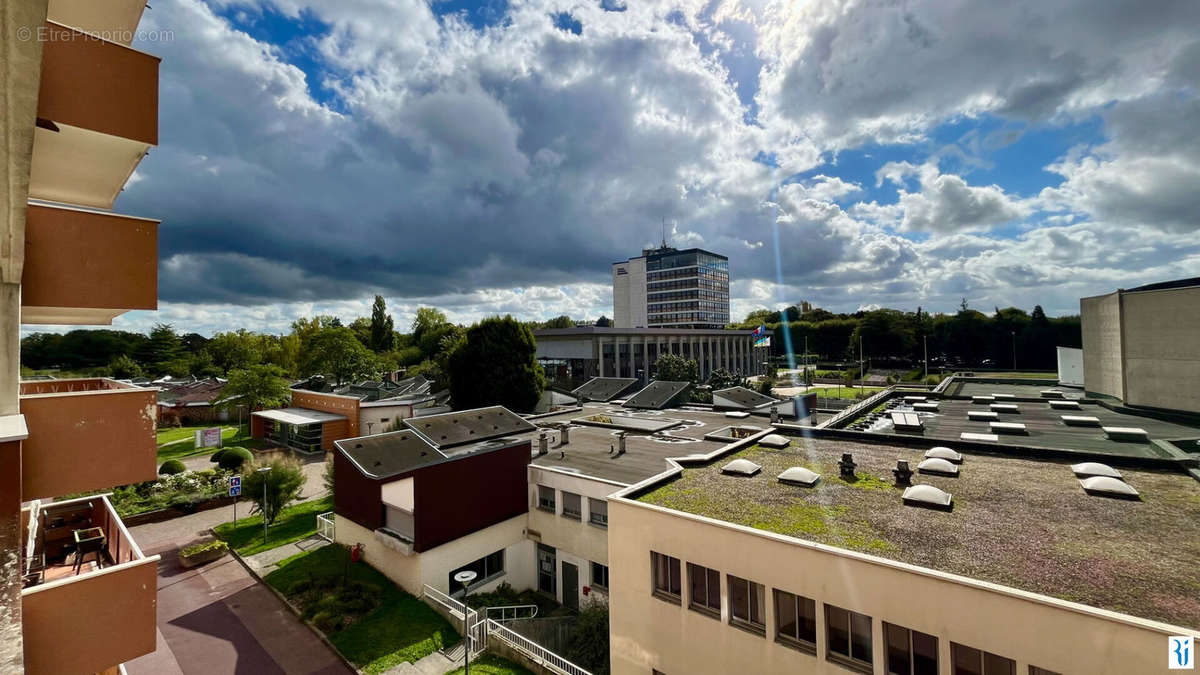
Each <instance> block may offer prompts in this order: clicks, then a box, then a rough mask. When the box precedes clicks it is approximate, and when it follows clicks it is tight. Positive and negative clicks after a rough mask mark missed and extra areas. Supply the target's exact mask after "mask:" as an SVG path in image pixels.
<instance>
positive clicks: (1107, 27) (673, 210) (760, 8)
mask: <svg viewBox="0 0 1200 675" xmlns="http://www.w3.org/2000/svg"><path fill="white" fill-rule="evenodd" d="M141 27H142V28H144V29H148V30H152V31H169V38H167V39H163V38H162V37H161V35H162V33H159V34H157V35H158V38H157V39H156V40H155V41H154V42H145V43H143V42H138V43H135V47H137V48H140V49H143V50H145V51H148V52H151V53H153V54H156V55H158V56H161V57H162V59H163V60H162V65H161V70H160V111H161V112H160V144H159V146H158V147H157V148H154V149H152V150H151V152H150V154H149V156H148V157H147V158H146V159H145V160H143V161H142V163H141V165H140V166H139V167H138V169H137V171H136V172H135V174H134V175H133V176H132V178H131V180H130V181H129V184H128V185H127V186H126V188H125V191H124V192H123V193H122V195H121V196H120V197H119V199H118V200H117V203H116V205H115V210H116V211H118V212H122V213H130V214H135V215H140V216H147V217H154V218H160V219H162V225H161V226H160V231H159V237H160V239H159V247H160V273H159V297H160V303H159V310H158V311H157V312H131V313H129V314H126V315H124V316H122V317H120V318H118V319H117V320H116V322H115V324H114V325H115V327H118V328H125V329H130V330H146V329H147V328H149V326H151V325H152V324H154V323H156V322H167V323H171V324H173V325H174V326H175V327H176V328H177V329H179V330H183V331H196V332H200V333H203V334H211V333H213V332H216V331H222V330H231V329H236V328H243V327H244V328H249V329H253V330H263V331H270V332H286V331H287V330H288V329H289V326H290V323H291V321H292V320H293V319H294V318H296V317H298V316H304V315H312V314H316V313H328V314H336V315H339V316H341V317H342V318H343V319H345V320H347V321H349V320H352V319H353V318H354V317H356V316H368V315H369V313H370V304H371V301H372V299H373V296H374V295H375V294H376V293H379V294H381V295H383V296H384V297H385V298H386V299H387V301H388V304H389V307H390V309H391V310H392V312H393V314H394V315H395V316H396V322H397V326H398V327H401V328H404V327H406V326H407V324H408V322H410V321H411V319H412V316H413V314H414V313H415V310H416V308H417V307H419V306H427V305H432V306H436V307H438V308H441V309H442V310H444V311H445V312H446V313H447V314H448V315H449V317H450V318H451V319H452V320H455V321H460V322H469V321H472V320H475V319H478V318H481V317H483V316H488V315H492V314H497V313H511V314H513V315H514V316H517V317H519V318H522V319H530V320H532V319H544V318H549V317H552V316H556V315H559V314H568V315H570V316H572V317H575V318H595V317H598V316H600V315H601V314H604V315H607V316H611V315H612V297H611V268H610V264H611V263H612V262H614V261H618V260H624V259H626V258H628V257H631V256H636V255H638V254H639V252H640V250H641V248H642V247H643V246H646V245H650V244H653V243H655V242H657V241H658V240H659V239H660V238H661V230H662V228H663V227H664V224H665V228H666V230H667V235H668V238H669V239H670V241H671V243H672V244H674V245H676V246H680V247H685V246H689V247H690V246H699V247H703V248H706V249H708V250H712V251H715V252H718V253H722V254H724V255H727V256H728V257H729V260H730V264H729V266H730V275H731V277H732V290H731V295H732V312H731V313H732V315H733V316H734V317H735V318H739V317H741V316H744V315H745V314H746V313H748V312H749V311H751V310H753V309H756V308H761V307H770V308H778V307H781V306H786V305H790V304H797V303H799V302H800V301H801V300H807V301H809V302H811V303H813V304H814V305H818V306H822V307H825V308H827V309H830V310H834V311H854V310H857V309H860V308H872V307H876V306H884V307H896V308H899V309H905V310H913V309H916V308H917V307H918V306H921V307H923V308H924V309H925V310H927V311H947V312H948V311H955V310H957V308H958V307H959V304H960V303H961V302H962V300H963V299H964V298H965V299H966V300H967V302H968V303H969V305H970V306H971V307H974V308H977V309H980V310H982V311H985V312H991V311H992V310H993V308H994V307H997V306H999V307H1006V306H1017V307H1022V308H1024V309H1026V310H1031V309H1032V308H1033V305H1034V304H1041V305H1042V306H1043V307H1044V308H1045V310H1046V312H1047V313H1048V314H1051V315H1056V314H1069V313H1077V312H1078V306H1079V304H1078V300H1079V298H1080V297H1083V296H1088V295H1096V294H1100V293H1107V292H1110V291H1112V290H1114V289H1116V288H1122V287H1123V288H1129V287H1133V286H1136V285H1139V284H1142V283H1149V282H1154V281H1162V280H1168V279H1173V278H1180V277H1189V276H1196V275H1197V274H1200V236H1198V234H1200V232H1198V230H1200V215H1198V214H1200V190H1198V189H1196V186H1197V185H1200V136H1198V135H1197V133H1196V130H1197V129H1200V98H1198V97H1197V93H1198V90H1200V3H1197V2H1195V1H1194V0H1159V1H1158V2H1155V3H1153V9H1152V10H1151V9H1150V8H1149V7H1148V6H1147V5H1146V4H1145V3H1140V2H1136V1H1132V0H1128V1H1120V2H1118V1H1112V0H1028V1H1027V0H1013V1H1010V2H999V3H982V2H978V3H967V2H945V1H943V0H929V1H911V2H904V1H899V0H873V1H858V0H846V1H841V0H810V1H807V2H801V1H783V2H769V1H762V0H730V1H726V0H709V1H697V2H635V1H634V0H624V1H622V0H584V1H575V0H570V1H568V0H484V1H482V2H472V1H469V0H432V1H430V0H269V1H265V2H243V1H240V0H208V1H205V0H166V1H164V2H155V3H153V8H152V9H147V11H146V13H145V15H144V17H143V20H142V26H141Z"/></svg>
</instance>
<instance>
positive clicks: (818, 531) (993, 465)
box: [636, 435, 1200, 627]
mask: <svg viewBox="0 0 1200 675" xmlns="http://www.w3.org/2000/svg"><path fill="white" fill-rule="evenodd" d="M937 444H939V443H934V442H931V443H930V444H929V445H930V446H932V445H937ZM945 445H948V446H950V447H951V448H955V446H954V444H953V443H945ZM955 449H959V450H960V451H962V452H963V454H964V455H965V458H964V462H963V464H962V465H961V474H960V476H959V477H956V478H951V477H943V476H935V475H926V474H917V473H914V475H913V483H914V484H930V485H933V486H935V487H938V488H941V489H942V490H945V491H946V492H949V493H951V494H952V496H953V502H954V504H953V510H952V511H949V512H945V511H937V510H932V509H927V508H919V507H912V506H906V505H904V504H903V503H902V501H901V497H900V495H901V492H902V488H897V487H894V486H893V478H892V474H891V469H892V468H893V467H894V466H895V465H896V460H897V459H905V460H908V463H909V466H910V467H911V468H913V469H914V470H915V468H916V466H917V464H918V463H919V462H920V461H921V460H922V458H923V449H916V448H910V447H902V446H899V445H890V444H869V443H864V442H861V441H857V440H846V439H840V438H830V437H821V438H803V437H799V436H795V435H792V436H791V445H790V446H789V447H787V448H783V449H781V450H775V449H769V448H765V447H761V446H758V445H752V446H750V447H748V448H746V449H744V450H742V451H739V452H737V453H733V454H729V455H725V456H722V457H720V458H719V459H716V460H713V461H712V462H709V463H707V464H704V465H701V466H696V467H686V468H684V469H683V472H682V474H681V475H680V476H679V477H678V478H676V479H674V480H670V481H667V482H664V483H662V484H660V485H658V486H654V487H651V488H648V489H647V491H644V492H642V493H641V494H640V495H638V496H636V498H637V499H639V500H640V501H643V502H646V503H648V504H656V505H659V506H663V507H666V508H671V509H676V510H679V511H684V512H687V513H692V514H695V515H699V516H705V517H708V518H715V519H718V520H724V521H727V522H731V523H737V524H740V525H745V526H748V527H752V528H757V529H761V530H766V531H770V532H775V533H778V534H783V535H788V536H793V537H796V538H798V539H804V540H807V541H813V542H818V543H821V544H827V545H830V546H836V547H839V548H844V549H849V550H854V551H859V552H862V553H868V554H872V555H877V556H880V557H884V558H888V559H891V560H896V561H900V562H905V563H909V564H914V565H920V566H923V567H927V568H932V569H936V570H941V571H944V572H949V573H953V574H959V575H963V576H967V577H971V578H974V579H981V580H984V581H990V582H993V583H997V584H1002V585H1005V586H1011V587H1016V588H1020V589H1023V590H1026V591H1031V592H1034V593H1042V594H1045V595H1049V596H1053V597H1057V598H1061V599H1064V600H1070V601H1074V602H1081V603H1084V604H1087V605H1091V606H1094V607H1100V608H1104V609H1109V610H1113V611H1117V612H1123V613H1126V614H1131V615H1134V616H1140V617H1143V618H1147V619H1152V620H1156V621H1164V622H1167V623H1171V624H1177V625H1182V626H1192V627H1195V626H1200V594H1198V593H1196V589H1200V483H1197V481H1196V480H1194V479H1192V478H1191V477H1189V476H1187V475H1184V474H1180V473H1172V472H1167V471H1154V470H1141V469H1128V468H1124V467H1122V468H1120V469H1119V471H1120V472H1121V473H1122V475H1123V476H1124V478H1125V480H1126V481H1128V483H1129V484H1130V485H1132V486H1133V487H1134V488H1136V489H1137V490H1138V491H1139V492H1140V493H1141V501H1127V500H1121V499H1111V498H1106V497H1096V496H1090V495H1088V494H1086V493H1085V492H1084V491H1083V490H1082V489H1081V488H1080V486H1079V482H1078V480H1077V478H1076V477H1075V475H1074V474H1073V473H1072V472H1071V469H1070V465H1071V464H1072V462H1071V461H1066V460H1050V459H1046V460H1034V459H1021V458H1014V457H1006V456H999V455H992V454H981V453H971V452H969V451H966V450H962V449H960V448H955ZM843 453H851V454H852V455H853V458H854V461H855V462H856V463H857V464H858V468H857V476H858V478H857V480H856V481H854V482H847V481H845V480H843V479H842V478H840V477H839V475H838V467H837V462H838V460H839V459H840V458H841V456H842V454H843ZM734 458H745V459H748V460H750V461H752V462H754V463H756V464H759V465H761V466H762V471H761V472H759V473H758V474H757V475H755V476H753V477H748V478H747V477H733V476H727V475H723V474H722V473H721V467H722V466H724V465H725V464H726V463H728V462H729V461H730V460H731V459H734ZM793 466H800V467H805V468H808V469H810V470H812V471H815V472H817V473H819V474H821V479H820V482H818V483H817V485H816V487H814V488H805V487H798V486H794V485H785V484H782V483H779V482H778V481H777V480H776V476H777V475H778V474H779V473H780V472H782V471H783V470H785V469H787V468H789V467H793Z"/></svg>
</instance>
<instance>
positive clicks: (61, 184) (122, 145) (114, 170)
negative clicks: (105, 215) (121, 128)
mask: <svg viewBox="0 0 1200 675" xmlns="http://www.w3.org/2000/svg"><path fill="white" fill-rule="evenodd" d="M57 127H58V131H50V130H48V129H43V128H40V127H39V128H38V129H36V130H35V132H34V136H33V167H32V169H31V171H30V177H29V196H30V197H32V198H35V199H45V200H48V201H54V202H66V203H70V204H79V205H82V206H92V207H96V208H102V209H111V208H112V205H113V202H114V201H115V200H116V198H117V195H118V194H120V192H121V190H122V188H124V187H125V182H126V181H127V180H128V179H129V176H130V175H131V174H132V173H133V170H134V169H136V168H137V165H138V162H140V161H142V157H144V156H145V155H146V152H147V151H148V150H149V149H150V145H149V144H147V143H143V142H140V141H135V140H130V139H127V138H120V137H117V136H109V135H108V134H102V133H98V132H94V131H88V130H86V129H80V128H79V127H73V126H70V125H68V124H57Z"/></svg>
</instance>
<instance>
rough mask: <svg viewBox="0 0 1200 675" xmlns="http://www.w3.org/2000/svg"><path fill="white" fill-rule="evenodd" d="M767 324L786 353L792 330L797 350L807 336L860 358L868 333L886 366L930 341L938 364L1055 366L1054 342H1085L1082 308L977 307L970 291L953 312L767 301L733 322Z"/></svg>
mask: <svg viewBox="0 0 1200 675" xmlns="http://www.w3.org/2000/svg"><path fill="white" fill-rule="evenodd" d="M805 310H807V311H805ZM760 325H763V326H766V327H767V330H769V331H771V334H772V339H771V350H772V353H773V354H775V355H776V356H781V355H784V354H785V353H786V350H787V344H788V342H787V338H788V337H790V338H791V349H792V352H793V353H794V354H796V355H801V354H803V353H804V352H805V344H806V340H807V347H808V354H809V355H811V356H814V357H815V358H817V359H821V360H826V361H855V360H857V359H858V355H859V344H860V341H861V344H862V351H863V354H864V356H865V357H869V358H870V359H871V363H872V365H876V366H883V367H888V366H892V365H894V366H911V365H915V364H919V363H921V362H922V361H923V359H924V355H925V349H926V347H927V348H928V355H929V360H930V364H931V366H932V365H933V364H937V365H945V366H947V367H993V368H997V369H1010V368H1016V369H1027V370H1053V369H1054V368H1056V364H1057V355H1056V351H1055V347H1076V348H1078V347H1080V346H1082V333H1081V330H1080V322H1079V316H1078V315H1071V316H1061V317H1048V316H1046V313H1045V311H1043V310H1042V307H1041V305H1036V306H1035V307H1034V308H1033V311H1032V312H1026V311H1025V310H1023V309H1019V308H1016V307H1008V308H1004V309H1001V308H999V307H997V308H995V311H994V312H993V313H991V314H985V313H983V312H980V311H978V310H976V309H972V308H970V307H969V306H968V304H967V301H966V299H964V300H963V301H962V304H961V305H960V306H959V310H958V311H957V312H955V313H953V314H930V313H929V312H925V311H923V310H922V309H921V308H920V307H918V308H917V310H916V311H915V312H905V311H901V310H897V309H876V310H866V311H859V312H854V313H852V314H834V313H833V312H829V311H827V310H824V309H820V308H811V307H803V308H802V307H797V306H791V307H788V308H787V309H785V310H783V311H782V312H779V311H776V312H772V311H769V310H765V309H763V310H756V311H754V312H751V313H750V314H749V315H747V316H746V319H745V320H744V321H742V322H740V323H738V324H735V325H734V326H733V327H735V328H757V327H758V326H760ZM785 326H786V328H785ZM1014 351H1015V363H1014Z"/></svg>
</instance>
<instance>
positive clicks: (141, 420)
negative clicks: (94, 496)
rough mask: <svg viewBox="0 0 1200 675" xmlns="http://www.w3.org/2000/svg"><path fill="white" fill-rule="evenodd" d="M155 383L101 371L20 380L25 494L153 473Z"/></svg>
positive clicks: (136, 479) (50, 493)
mask: <svg viewBox="0 0 1200 675" xmlns="http://www.w3.org/2000/svg"><path fill="white" fill-rule="evenodd" d="M157 409H158V403H157V390H156V389H144V388H142V387H134V386H132V385H128V384H122V383H120V382H116V381H115V380H110V379H105V378H88V379H78V380H39V381H33V382H22V383H21V413H22V414H24V415H25V424H26V426H27V427H28V428H29V437H28V438H27V439H25V441H24V442H23V443H22V446H21V460H22V476H21V479H22V498H23V499H25V500H27V501H28V500H32V499H42V498H46V497H56V496H60V495H64V494H70V493H74V492H87V491H89V490H103V489H106V488H111V487H113V486H115V485H128V484H130V483H140V482H143V481H148V480H154V479H155V477H156V475H157V463H156V452H157V445H156V441H155V431H156V427H157V424H156V415H157Z"/></svg>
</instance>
